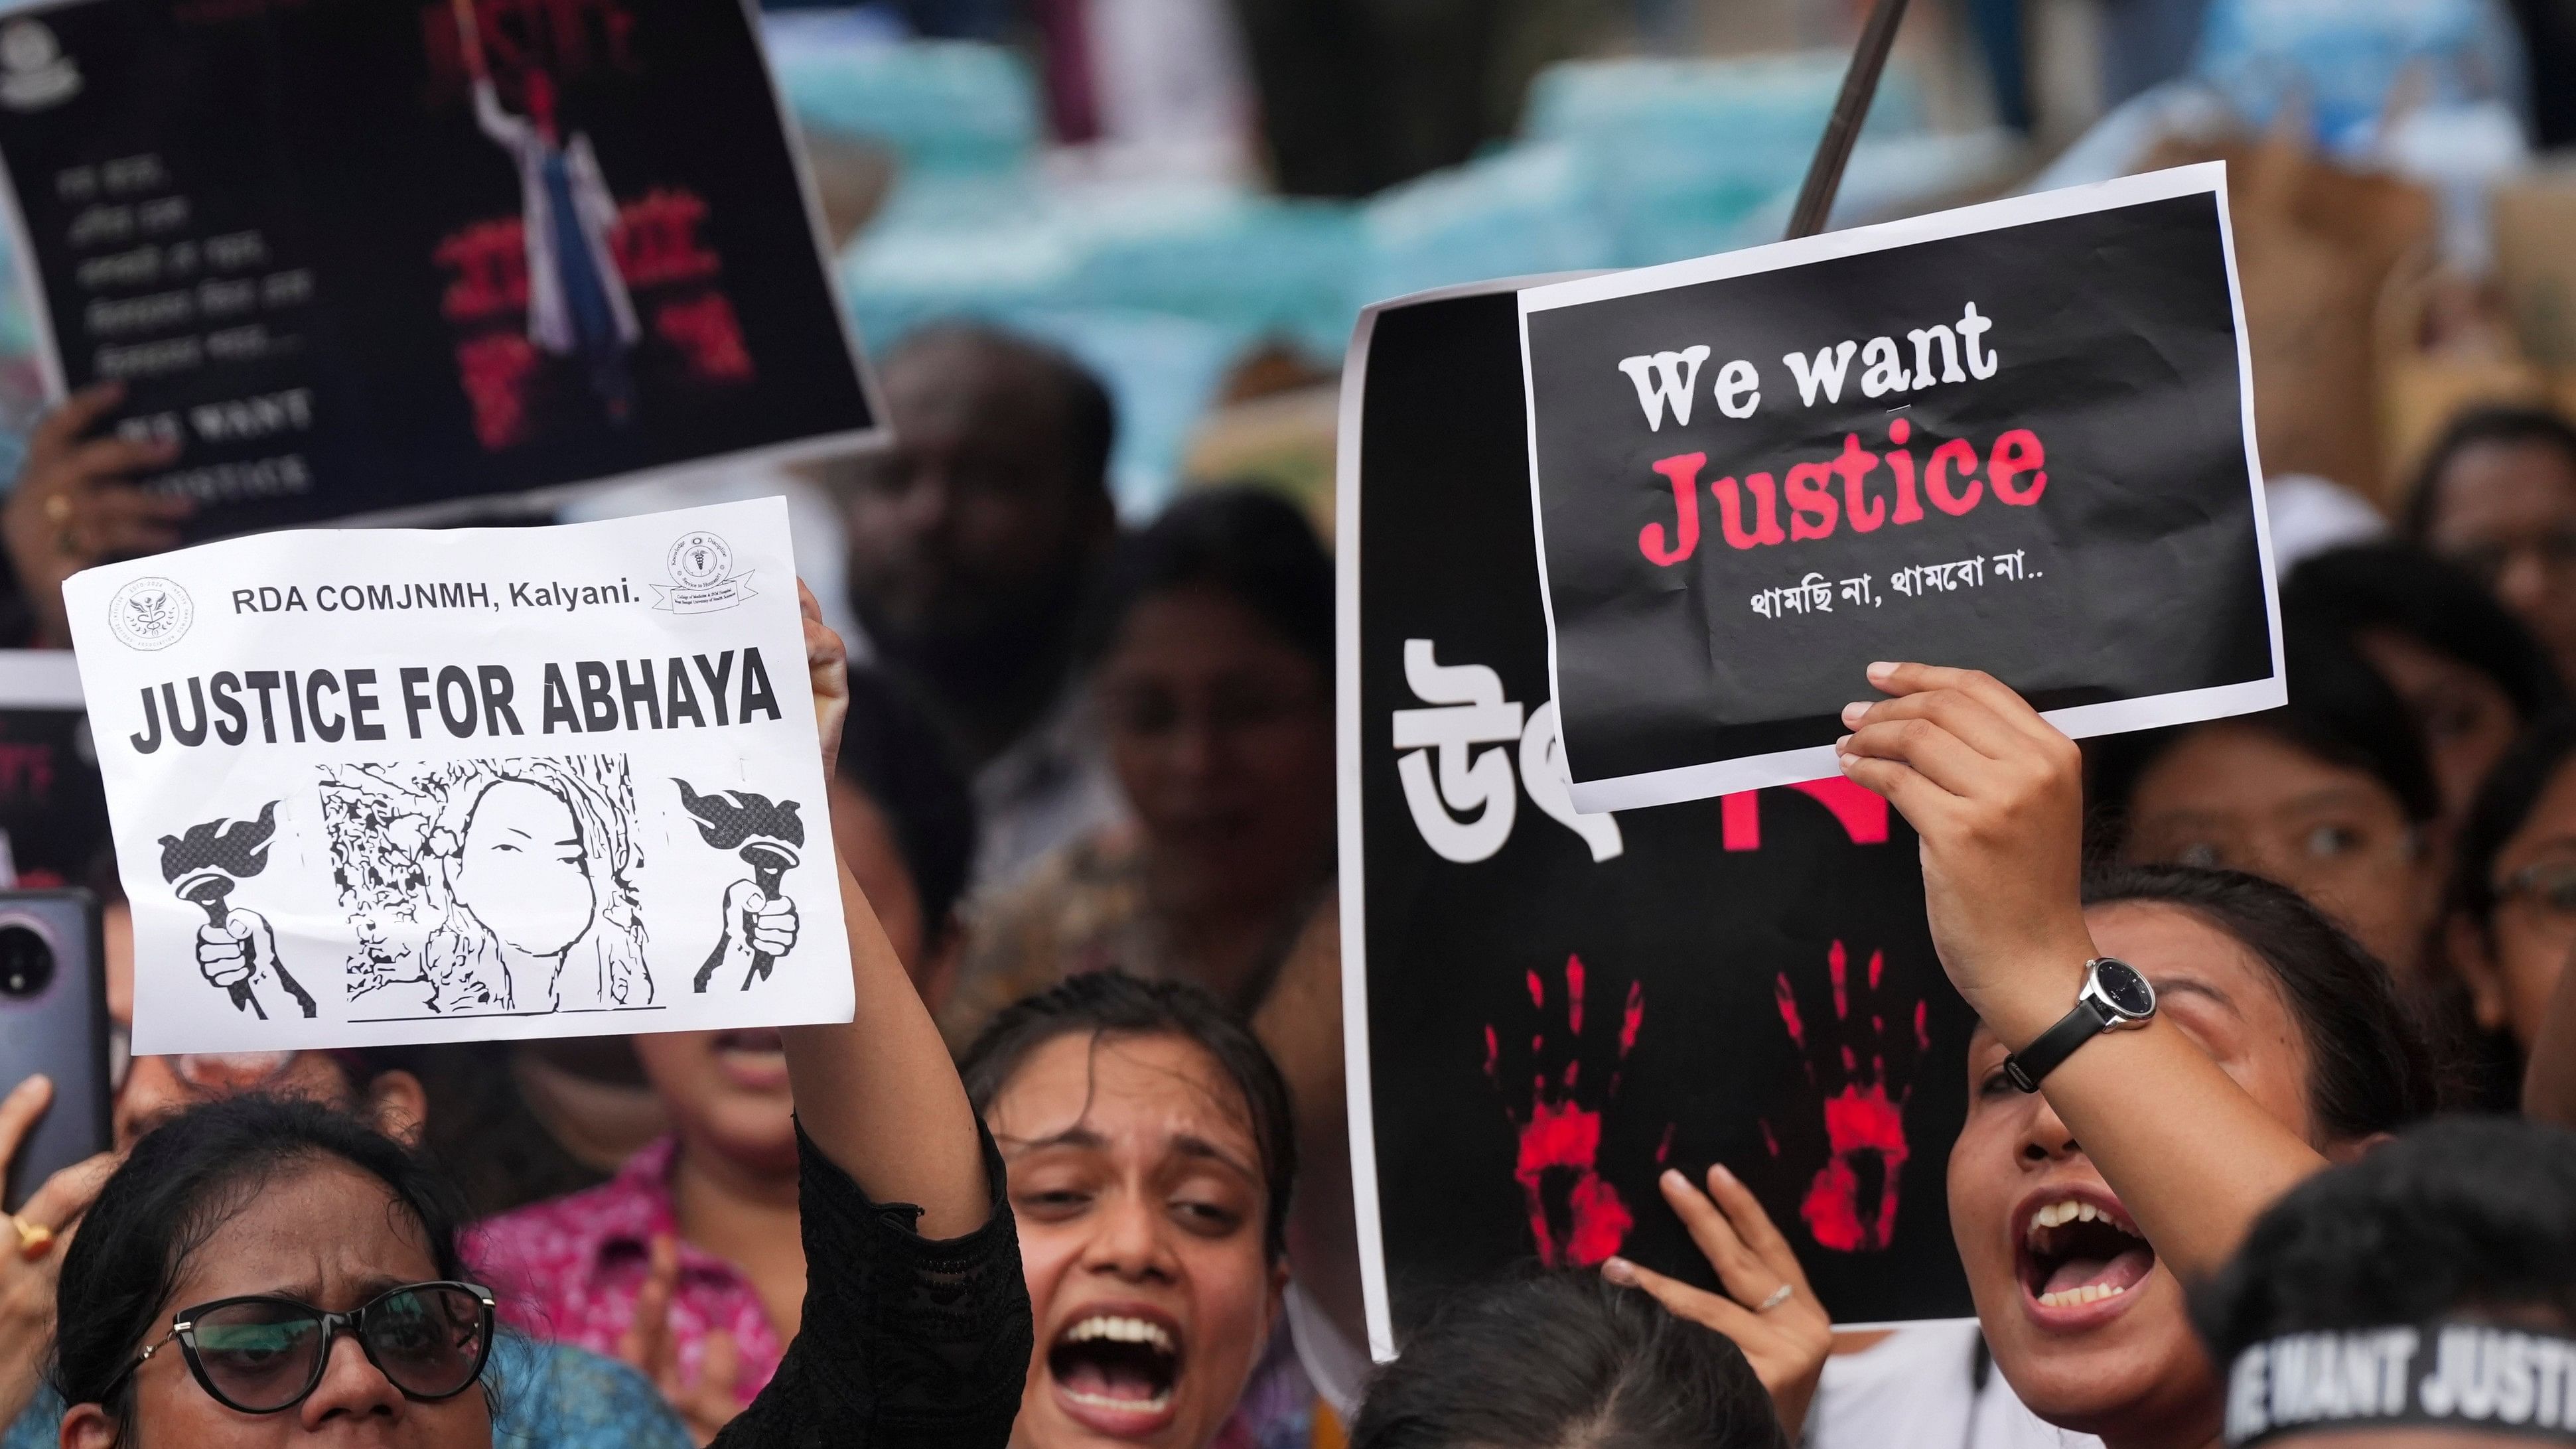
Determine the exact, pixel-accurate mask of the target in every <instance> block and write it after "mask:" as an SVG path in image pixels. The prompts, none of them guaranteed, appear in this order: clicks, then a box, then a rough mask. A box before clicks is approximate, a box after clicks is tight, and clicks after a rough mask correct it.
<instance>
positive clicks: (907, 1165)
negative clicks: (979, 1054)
mask: <svg viewBox="0 0 2576 1449" xmlns="http://www.w3.org/2000/svg"><path fill="white" fill-rule="evenodd" d="M797 593H798V597H799V598H800V600H801V601H802V605H803V609H804V615H805V665H806V669H807V672H808V673H809V674H811V676H812V677H813V683H814V727H815V729H816V731H817V732H818V733H819V735H820V739H821V744H822V750H823V773H824V775H825V776H826V777H827V778H828V777H829V776H830V775H831V773H832V767H833V762H834V757H835V756H837V755H838V754H839V753H840V744H841V720H842V717H843V716H844V715H845V714H847V713H848V711H849V704H850V686H849V676H848V674H847V662H848V656H847V654H846V653H845V652H844V650H843V648H842V646H841V640H840V636H838V635H836V634H834V633H833V632H832V631H831V630H830V629H829V628H827V627H825V626H824V624H823V615H822V608H821V606H820V605H818V604H817V603H815V601H814V595H813V592H812V591H811V590H808V589H806V588H805V587H804V586H803V585H801V584H800V585H798V586H797ZM838 871H839V875H840V885H841V910H842V913H843V914H844V915H845V916H846V917H847V918H848V921H849V928H850V974H851V978H852V984H853V985H854V986H855V987H856V988H857V994H858V1012H857V1014H856V1015H855V1016H854V1017H853V1018H852V1019H851V1020H850V1021H849V1022H848V1023H846V1024H839V1025H825V1026H791V1027H788V1028H786V1029H785V1030H784V1031H783V1032H782V1033H781V1035H782V1036H784V1037H785V1039H786V1046H787V1075H788V1077H789V1079H790V1080H791V1081H792V1082H793V1084H794V1086H795V1092H796V1116H797V1120H798V1121H799V1122H801V1123H802V1124H803V1125H804V1128H805V1135H806V1136H808V1137H810V1138H812V1139H813V1142H814V1145H815V1146H816V1147H819V1148H821V1149H822V1151H823V1155H824V1156H825V1157H828V1158H830V1159H831V1160H832V1163H833V1165H834V1166H837V1167H839V1168H840V1169H841V1170H842V1171H843V1172H846V1173H848V1174H849V1175H850V1179H851V1181H853V1182H855V1183H857V1184H858V1186H859V1190H860V1191H862V1192H864V1193H866V1194H867V1195H868V1197H869V1198H871V1199H873V1200H874V1201H877V1202H881V1203H882V1202H903V1203H913V1204H916V1205H918V1206H919V1207H920V1208H921V1221H920V1225H919V1231H920V1233H921V1235H922V1236H923V1237H925V1238H932V1239H939V1238H955V1237H963V1236H964V1235H966V1234H968V1233H971V1232H973V1231H974V1230H975V1229H977V1228H979V1227H981V1226H983V1224H984V1219H985V1217H986V1215H987V1211H988V1205H989V1203H990V1202H991V1200H992V1198H991V1191H990V1185H989V1184H987V1183H986V1182H985V1180H984V1159H983V1153H982V1149H981V1147H980V1146H979V1143H980V1140H981V1139H980V1138H979V1136H978V1134H977V1130H976V1125H975V1111H974V1108H973V1107H971V1106H969V1105H968V1104H967V1101H966V1088H965V1085H964V1084H963V1083H961V1082H959V1081H958V1079H957V1068H956V1066H955V1064H954V1063H952V1062H951V1061H950V1060H949V1057H948V1048H947V1046H946V1044H945V1043H943V1042H942V1041H941V1039H940V1036H939V1028H938V1027H936V1026H934V1025H932V1023H931V1020H930V1012H929V1011H928V1010H927V1009H926V1008H924V1007H923V1006H922V1004H921V997H920V994H919V993H917V992H916V991H914V990H913V986H912V979H911V978H910V977H908V976H906V975H905V974H904V970H903V963H902V962H901V961H899V960H897V959H896V957H895V954H894V947H893V946H891V945H890V944H888V943H887V941H886V934H885V929H884V928H883V927H882V926H880V925H878V924H877V914H876V911H875V909H874V908H872V907H871V906H869V904H868V898H867V896H866V895H864V894H863V893H861V892H860V890H859V887H858V883H857V882H856V881H854V880H852V879H851V878H850V870H849V867H848V865H846V864H842V865H840V866H839V867H838Z"/></svg>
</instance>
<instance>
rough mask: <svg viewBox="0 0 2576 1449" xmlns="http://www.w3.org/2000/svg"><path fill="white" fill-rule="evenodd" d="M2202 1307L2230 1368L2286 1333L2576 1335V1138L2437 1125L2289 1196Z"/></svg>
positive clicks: (2489, 1122) (2503, 1123)
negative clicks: (2419, 1328) (2548, 1318)
mask: <svg viewBox="0 0 2576 1449" xmlns="http://www.w3.org/2000/svg"><path fill="white" fill-rule="evenodd" d="M2194 1300H2195V1301H2194V1303H2193V1309H2194V1313H2193V1317H2194V1318H2195V1319H2196V1320H2197V1321H2198V1323H2199V1325H2200V1331H2201V1336H2202V1337H2203V1338H2204V1339H2206V1340H2207V1341H2208V1343H2209V1346H2210V1351H2211V1353H2212V1354H2213V1355H2214V1356H2215V1357H2216V1359H2217V1361H2218V1362H2219V1364H2220V1365H2221V1366H2222V1367H2223V1366H2224V1365H2225V1364H2226V1363H2227V1362H2228V1360H2230V1359H2232V1358H2234V1357H2235V1356H2236V1355H2237V1354H2238V1353H2240V1352H2242V1351H2243V1350H2244V1349H2245V1348H2247V1347H2248V1346H2250V1345H2252V1344H2255V1343H2258V1342H2261V1341H2262V1340H2264V1339H2267V1338H2272V1337H2275V1336H2278V1335H2280V1334H2286V1333H2303V1332H2315V1331H2321V1330H2336V1329H2355V1328H2384V1327H2395V1326H2398V1325H2401V1324H2414V1323H2422V1322H2424V1321H2425V1320H2427V1319H2431V1318H2437V1317H2441V1316H2443V1315H2446V1314H2451V1313H2456V1312H2460V1311H2463V1310H2466V1311H2469V1312H2473V1313H2485V1312H2493V1311H2496V1310H2512V1309H2522V1310H2530V1309H2534V1308H2537V1309H2542V1310H2544V1311H2546V1312H2548V1313H2550V1314H2551V1315H2554V1316H2555V1317H2556V1318H2557V1319H2558V1320H2559V1326H2561V1327H2566V1326H2570V1325H2576V1133H2570V1132H2568V1131H2566V1130H2565V1129H2563V1128H2558V1127H2549V1126H2543V1125H2540V1124H2537V1123H2532V1122H2523V1121H2517V1120H2514V1119H2512V1118H2506V1117H2452V1118H2446V1119H2443V1120H2441V1121H2438V1122H2431V1123H2426V1124H2424V1125H2423V1126H2420V1127H2417V1128H2415V1129H2414V1130H2412V1131H2410V1132H2408V1133H2406V1134H2405V1135H2404V1136H2402V1137H2399V1138H2398V1139H2397V1140H2396V1141H2394V1142H2390V1143H2386V1144H2383V1145H2381V1146H2380V1147H2377V1148H2375V1149H2373V1150H2372V1151H2370V1152H2367V1153H2365V1154H2363V1155H2362V1156H2361V1158H2360V1159H2359V1160H2357V1161H2353V1162H2348V1163H2345V1164H2343V1165H2342V1166H2339V1167H2333V1168H2329V1169H2327V1170H2326V1171H2324V1172H2321V1173H2318V1174H2317V1175H2316V1176H2314V1177H2311V1178H2309V1179H2308V1180H2307V1181H2305V1182H2303V1183H2300V1184H2299V1185H2298V1186H2297V1187H2294V1188H2292V1189H2290V1191H2289V1192H2288V1193H2286V1194H2285V1195H2283V1197H2282V1198H2281V1200H2280V1201H2279V1202H2276V1203H2274V1204H2273V1205H2272V1206H2271V1207H2270V1208H2269V1209H2267V1210H2265V1212H2264V1214H2263V1215H2262V1216H2261V1217H2260V1218H2258V1219H2256V1220H2255V1223H2254V1228H2253V1231H2252V1232H2250V1233H2248V1234H2247V1235H2246V1238H2245V1243H2244V1245H2243V1246H2242V1247H2240V1248H2238V1249H2237V1251H2236V1256H2235V1258H2234V1259H2233V1260H2232V1261H2231V1262H2229V1263H2228V1265H2227V1267H2226V1268H2225V1269H2224V1270H2223V1271H2221V1272H2220V1273H2219V1274H2218V1275H2217V1276H2216V1277H2215V1278H2213V1279H2211V1280H2210V1281H2209V1282H2208V1284H2207V1285H2206V1286H2205V1287H2204V1288H2203V1290H2202V1291H2201V1292H2200V1293H2198V1294H2195V1295H2194Z"/></svg>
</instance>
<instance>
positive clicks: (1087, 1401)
mask: <svg viewBox="0 0 2576 1449" xmlns="http://www.w3.org/2000/svg"><path fill="white" fill-rule="evenodd" d="M1047 1373H1048V1375H1049V1376H1050V1377H1052V1378H1053V1379H1054V1380H1055V1387H1056V1393H1057V1395H1058V1396H1059V1397H1060V1398H1061V1399H1062V1400H1063V1401H1064V1405H1065V1407H1066V1409H1067V1410H1068V1411H1069V1412H1071V1413H1072V1414H1073V1415H1074V1416H1075V1417H1077V1418H1079V1419H1081V1420H1083V1421H1084V1422H1086V1423H1088V1424H1090V1425H1091V1427H1093V1428H1095V1429H1099V1430H1102V1431H1104V1432H1106V1433H1111V1434H1121V1433H1138V1432H1142V1431H1146V1430H1151V1429H1154V1428H1158V1427H1160V1426H1161V1424H1162V1423H1163V1421H1164V1420H1166V1419H1167V1418H1168V1417H1169V1416H1170V1414H1171V1410H1172V1391H1173V1389H1174V1388H1175V1387H1177V1386H1178V1385H1179V1383H1180V1380H1181V1336H1180V1333H1179V1331H1178V1330H1177V1329H1176V1328H1175V1327H1174V1326H1173V1325H1172V1324H1170V1323H1168V1322H1164V1321H1161V1320H1160V1318H1159V1316H1157V1317H1145V1316H1142V1315H1138V1314H1130V1313H1109V1312H1101V1313H1093V1314H1090V1315H1088V1316H1086V1317H1083V1318H1078V1319H1075V1320H1074V1321H1073V1322H1072V1323H1070V1324H1068V1325H1066V1326H1065V1329H1064V1331H1063V1332H1062V1333H1059V1334H1057V1335H1056V1338H1055V1342H1054V1343H1053V1344H1052V1345H1050V1346H1049V1347H1048V1349H1047Z"/></svg>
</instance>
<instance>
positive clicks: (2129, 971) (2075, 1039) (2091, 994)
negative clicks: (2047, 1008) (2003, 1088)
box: [2004, 956, 2156, 1092]
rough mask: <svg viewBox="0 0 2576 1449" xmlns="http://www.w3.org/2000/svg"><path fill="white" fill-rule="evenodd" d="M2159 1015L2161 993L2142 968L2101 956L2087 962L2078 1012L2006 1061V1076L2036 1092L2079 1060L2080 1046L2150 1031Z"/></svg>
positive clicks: (2015, 1084) (2063, 1019)
mask: <svg viewBox="0 0 2576 1449" xmlns="http://www.w3.org/2000/svg"><path fill="white" fill-rule="evenodd" d="M2155 1014H2156V988H2155V987H2153V986H2151V985H2149V984H2147V978H2146V977H2144V976H2142V975H2140V974H2139V973H2138V968H2137V967H2135V966H2132V965H2130V964H2129V963H2128V962H2126V961H2123V960H2121V959H2119V958H2118V957H2116V956H2096V957H2094V958H2093V959H2092V960H2090V961H2087V962H2085V963H2084V989H2083V990H2082V991H2079V992H2077V993H2075V1009H2074V1010H2073V1011H2070V1012H2068V1013H2066V1015H2065V1016H2063V1017H2061V1018H2059V1019H2058V1023H2057V1025H2055V1026H2052V1027H2050V1028H2049V1029H2048V1030H2046V1031H2044V1032H2041V1033H2040V1034H2039V1039H2038V1040H2037V1041H2034V1042H2032V1043H2031V1044H2030V1045H2029V1046H2026V1047H2024V1048H2022V1049H2021V1050H2020V1051H2017V1052H2015V1053H2013V1054H2012V1055H2011V1056H2008V1057H2006V1058H2004V1075H2005V1076H2006V1077H2008V1078H2010V1079H2011V1081H2012V1084H2013V1085H2014V1086H2016V1087H2019V1088H2021V1089H2022V1090H2023V1091H2025V1092H2036V1091H2038V1090H2039V1084H2040V1081H2041V1079H2043V1078H2045V1077H2046V1076H2047V1075H2048V1074H2049V1073H2050V1072H2053V1071H2056V1070H2057V1069H2058V1067H2059V1066H2060V1065H2061V1064H2062V1063H2064V1062H2065V1060H2066V1059H2067V1058H2068V1057H2071V1056H2073V1055H2075V1049H2076V1048H2077V1047H2080V1046H2082V1045H2084V1044H2085V1043H2086V1042H2088V1041H2091V1040H2092V1039H2093V1038H2095V1037H2097V1036H2099V1035H2101V1034H2102V1033H2104V1032H2106V1031H2125V1030H2128V1029H2129V1028H2131V1027H2140V1026H2145V1025H2146V1024H2147V1022H2148V1021H2149V1020H2150V1019H2152V1018H2153V1017H2154V1016H2155Z"/></svg>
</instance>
